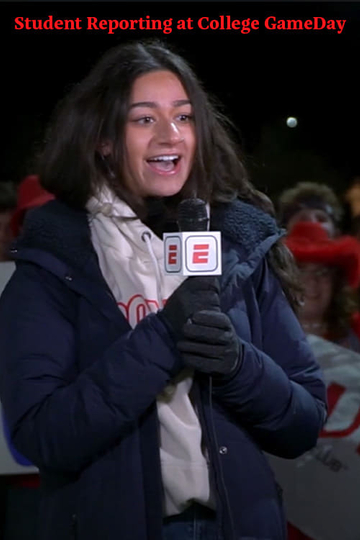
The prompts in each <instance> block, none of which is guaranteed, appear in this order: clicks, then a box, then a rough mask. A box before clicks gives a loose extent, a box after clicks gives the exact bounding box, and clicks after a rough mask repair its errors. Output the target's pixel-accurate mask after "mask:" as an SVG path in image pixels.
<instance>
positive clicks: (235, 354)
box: [159, 276, 240, 375]
mask: <svg viewBox="0 0 360 540" xmlns="http://www.w3.org/2000/svg"><path fill="white" fill-rule="evenodd" d="M159 315H160V316H161V318H162V319H163V320H164V322H165V323H166V324H167V325H168V326H169V327H170V328H171V330H172V332H173V335H174V338H175V340H176V343H177V347H178V349H179V350H180V351H181V353H182V356H183V360H184V363H185V364H186V365H187V366H188V367H191V368H193V369H195V370H197V371H200V372H202V373H208V374H220V375H228V374H231V373H232V372H234V371H235V369H236V368H237V367H238V364H239V362H240V344H239V340H238V337H237V335H236V332H235V330H234V327H233V325H232V323H231V321H230V319H229V317H228V316H227V315H226V314H225V313H222V312H221V310H220V287H219V282H218V279H217V278H216V277H213V276H196V277H189V278H188V279H186V280H185V281H184V282H183V283H182V284H181V285H180V286H179V287H178V288H177V289H176V290H175V291H174V293H173V294H172V295H171V296H170V298H169V299H168V301H167V302H166V305H165V307H164V309H163V310H162V311H161V312H160V313H159Z"/></svg>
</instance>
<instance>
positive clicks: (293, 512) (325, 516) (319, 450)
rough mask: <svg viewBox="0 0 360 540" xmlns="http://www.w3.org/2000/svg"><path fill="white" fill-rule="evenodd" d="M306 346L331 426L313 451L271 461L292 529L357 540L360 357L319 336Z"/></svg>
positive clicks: (329, 539)
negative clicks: (315, 365)
mask: <svg viewBox="0 0 360 540" xmlns="http://www.w3.org/2000/svg"><path fill="white" fill-rule="evenodd" d="M308 341H309V343H310V345H311V347H312V349H313V351H314V353H315V356H316V358H317V360H318V362H319V364H320V366H321V368H322V371H323V375H324V378H325V382H326V384H327V388H328V402H329V416H328V420H327V422H326V425H325V428H324V429H323V431H322V432H321V434H320V438H319V440H318V443H317V445H316V447H315V448H314V449H313V450H310V451H309V452H306V453H305V454H304V455H303V456H301V457H299V458H297V459H295V460H285V459H281V458H275V457H273V456H269V461H270V464H271V466H272V468H273V470H274V472H275V476H276V479H277V481H278V483H279V484H280V486H281V487H282V488H283V490H284V502H285V509H286V514H287V517H288V520H289V521H290V523H292V524H293V525H295V526H296V527H297V528H298V529H300V530H301V531H302V532H303V533H305V534H307V535H308V536H310V537H311V538H313V539H314V540H359V539H360V354H357V353H354V352H352V351H350V350H348V349H345V348H344V347H340V346H338V345H335V344H333V343H331V342H329V341H326V340H324V339H321V338H319V337H317V336H312V335H310V336H308Z"/></svg>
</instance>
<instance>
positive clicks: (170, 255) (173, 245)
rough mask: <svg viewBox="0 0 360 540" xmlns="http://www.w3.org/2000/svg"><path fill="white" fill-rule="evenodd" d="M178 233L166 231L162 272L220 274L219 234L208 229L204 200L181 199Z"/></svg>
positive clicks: (186, 274)
mask: <svg viewBox="0 0 360 540" xmlns="http://www.w3.org/2000/svg"><path fill="white" fill-rule="evenodd" d="M177 223H178V226H179V229H180V232H178V233H165V234H164V236H163V240H164V260H165V273H166V274H177V275H182V276H212V275H214V276H219V275H221V235H220V232H219V231H209V230H208V226H209V217H208V213H207V209H206V204H205V202H204V201H203V200H201V199H197V198H193V199H184V200H183V201H182V202H181V203H180V204H179V206H178V216H177Z"/></svg>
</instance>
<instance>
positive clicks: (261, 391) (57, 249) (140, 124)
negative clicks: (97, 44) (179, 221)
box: [0, 43, 325, 540]
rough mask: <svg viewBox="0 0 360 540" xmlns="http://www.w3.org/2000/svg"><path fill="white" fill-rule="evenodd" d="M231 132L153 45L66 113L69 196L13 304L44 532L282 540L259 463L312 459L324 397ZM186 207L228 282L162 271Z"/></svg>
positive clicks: (51, 167) (184, 71)
mask: <svg viewBox="0 0 360 540" xmlns="http://www.w3.org/2000/svg"><path fill="white" fill-rule="evenodd" d="M224 126H225V123H224V122H223V120H222V118H221V117H220V115H219V114H218V113H217V112H216V111H215V109H214V108H213V107H212V105H211V104H210V102H209V99H208V98H207V96H206V94H205V93H204V91H203V90H202V88H201V85H200V84H199V82H198V81H197V79H196V77H195V75H194V74H193V72H192V71H191V69H190V68H189V66H188V65H187V64H186V63H185V61H184V60H183V59H182V58H181V57H179V56H178V55H176V54H174V53H173V52H171V51H170V50H169V49H168V48H166V47H164V46H162V45H160V44H157V43H145V44H143V43H132V44H127V45H123V46H120V47H117V48H115V49H113V50H110V51H109V52H108V53H107V54H106V55H105V56H104V57H103V58H102V59H101V60H100V61H99V63H98V64H97V65H96V66H95V68H94V69H93V70H92V71H91V73H90V74H89V75H88V77H86V79H85V80H84V81H82V82H81V83H80V84H79V85H78V86H76V87H75V88H74V90H73V91H72V92H71V93H70V95H69V96H68V97H67V99H66V100H65V102H64V103H63V104H62V106H61V107H60V109H59V111H58V115H57V119H56V121H55V123H54V126H53V128H52V130H51V131H50V133H49V137H48V141H47V145H46V147H45V150H44V153H43V156H42V165H41V169H40V177H41V180H42V185H43V187H44V188H45V189H47V190H48V191H49V192H51V193H53V194H54V195H55V196H56V200H55V201H51V202H49V203H48V204H46V205H45V206H43V207H42V208H41V209H39V210H34V211H33V212H32V213H31V214H30V215H29V217H28V219H27V222H26V224H25V229H24V231H23V234H22V237H21V238H20V239H19V241H18V242H17V244H16V246H15V248H14V250H13V255H14V257H16V259H17V265H18V268H17V270H16V273H15V275H14V277H13V279H12V280H11V282H10V284H9V285H8V287H7V289H6V290H5V292H4V293H3V296H2V298H1V302H0V322H1V324H0V328H1V331H0V347H1V350H2V356H1V370H0V373H1V377H0V390H1V399H2V401H3V404H4V408H5V412H6V415H7V417H8V419H9V423H10V426H11V432H12V437H13V441H14V444H15V445H16V446H17V447H18V449H19V450H20V451H21V452H22V453H23V454H24V455H26V456H27V457H28V458H29V459H30V460H31V461H32V462H33V463H34V464H36V465H37V466H38V467H39V470H40V474H41V478H42V485H43V502H42V509H41V519H40V534H39V537H40V538H41V539H44V540H45V539H46V540H47V539H48V538H52V539H53V540H65V539H69V538H76V539H78V540H88V539H89V538H91V539H100V538H101V539H104V538H106V539H107V540H115V539H116V540H118V539H119V538H121V540H159V539H161V538H162V539H164V540H168V539H174V540H175V539H178V538H181V539H186V538H193V537H194V536H193V535H194V534H195V535H196V537H197V538H204V539H213V540H214V539H226V540H230V539H231V540H235V539H239V538H242V539H245V538H253V539H255V538H256V539H265V538H274V539H275V538H276V539H277V540H281V539H285V536H286V533H285V520H284V516H283V510H282V503H281V495H280V493H279V489H278V487H277V485H276V483H275V481H274V477H273V474H272V472H271V470H270V468H269V465H268V462H267V460H266V458H265V456H264V455H263V453H262V451H263V450H266V451H267V452H272V453H274V454H276V455H280V456H286V457H289V458H291V457H295V456H298V455H299V454H301V453H302V452H304V451H306V450H307V449H309V448H311V447H312V446H313V445H314V444H315V443H316V440H317V436H318V433H319V431H320V429H321V427H322V425H323V421H324V417H325V388H324V384H323V381H322V378H321V376H320V373H319V369H318V366H317V364H316V362H315V361H314V358H313V355H312V353H311V351H310V349H309V347H308V345H307V342H306V339H305V336H304V333H303V332H302V330H301V327H300V325H299V323H298V321H297V319H296V317H295V315H294V313H293V311H292V308H291V307H290V305H289V302H288V300H287V298H286V296H287V297H288V298H290V299H291V298H293V289H292V283H294V278H293V275H294V274H293V269H292V266H291V265H290V263H289V262H288V257H287V251H286V249H285V248H284V246H283V245H282V243H281V241H280V237H281V233H280V231H279V229H278V227H277V225H276V223H275V221H274V220H273V218H272V217H271V216H270V215H269V214H267V213H265V212H264V211H263V210H262V208H261V205H262V204H265V203H266V205H267V207H268V201H265V199H264V198H263V197H262V196H261V195H260V194H257V193H256V191H255V190H254V189H253V187H252V186H251V185H250V184H249V182H248V181H247V180H246V177H245V172H244V168H243V165H242V163H241V161H240V159H239V157H238V153H237V150H236V148H235V146H234V144H233V143H232V142H231V139H230V137H229V135H228V134H227V130H226V129H225V127H224ZM192 197H200V198H201V199H203V200H204V201H205V202H206V203H207V205H208V207H209V209H210V212H211V228H212V229H213V230H221V232H222V263H223V274H222V276H221V277H220V278H219V279H216V278H214V277H204V278H201V277H192V278H189V279H185V278H183V277H179V276H177V277H176V276H175V277H174V276H166V275H164V271H163V262H164V261H163V245H162V239H161V237H162V233H163V232H164V231H165V232H168V231H171V230H172V229H173V228H174V226H175V225H176V208H177V206H178V204H179V202H180V201H182V200H183V199H185V198H192ZM264 201H265V202H264ZM284 291H285V293H286V295H285V294H284Z"/></svg>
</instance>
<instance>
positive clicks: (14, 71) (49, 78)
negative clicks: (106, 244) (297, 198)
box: [0, 2, 360, 195]
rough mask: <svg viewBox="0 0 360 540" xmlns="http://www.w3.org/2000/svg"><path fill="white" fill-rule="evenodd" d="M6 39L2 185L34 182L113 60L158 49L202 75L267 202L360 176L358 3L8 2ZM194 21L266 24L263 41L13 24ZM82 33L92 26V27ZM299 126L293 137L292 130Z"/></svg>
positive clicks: (260, 34)
mask: <svg viewBox="0 0 360 540" xmlns="http://www.w3.org/2000/svg"><path fill="white" fill-rule="evenodd" d="M0 9H1V12H0V20H1V23H0V24H1V34H2V43H3V48H2V62H1V64H2V68H1V75H2V77H1V78H2V96H3V98H2V99H3V101H2V113H3V114H2V126H3V129H2V131H3V133H4V136H3V138H5V145H4V146H3V154H2V159H1V167H2V169H1V176H0V179H1V180H13V181H15V182H17V181H19V180H20V179H21V177H23V176H24V175H26V174H28V173H30V172H33V165H32V160H33V156H34V154H35V153H36V151H37V150H38V148H39V147H40V146H41V141H42V139H43V135H44V129H45V126H46V124H47V122H48V121H49V117H50V114H51V112H52V110H53V108H54V106H55V104H56V103H57V101H58V100H59V99H60V98H61V97H62V96H63V95H64V94H65V93H66V92H67V90H68V89H69V88H70V87H71V85H72V84H74V83H76V82H77V81H79V80H81V78H82V77H83V76H84V75H85V74H86V73H87V71H88V70H89V68H90V67H91V66H92V64H93V63H94V61H95V60H96V59H97V58H99V56H101V54H102V53H103V52H104V51H105V50H106V49H108V48H110V47H111V46H113V45H116V44H118V43H121V42H123V41H126V40H129V39H138V38H151V37H157V38H161V39H163V40H164V41H165V42H168V43H170V44H173V45H175V46H176V47H177V50H178V51H179V52H180V53H181V54H183V55H184V56H185V57H186V58H187V59H188V60H189V61H190V63H191V64H192V65H193V67H194V68H195V70H196V72H197V73H198V75H199V76H200V78H201V79H202V81H203V82H204V85H205V88H206V89H207V90H208V91H210V92H211V93H212V94H214V95H215V96H216V97H217V98H218V99H219V100H220V101H221V102H222V103H223V106H224V112H226V114H227V115H228V116H230V118H231V119H232V121H233V122H234V124H235V125H236V127H237V129H238V130H239V134H238V136H239V139H240V141H241V143H242V146H243V149H244V154H245V159H246V162H247V164H248V168H249V170H250V171H251V175H252V179H253V181H254V183H255V184H257V185H258V186H259V187H260V188H262V189H265V190H266V191H267V192H268V193H269V194H270V195H272V194H274V193H275V194H276V193H278V192H279V190H281V189H283V188H284V187H288V186H289V185H291V184H292V183H294V182H295V181H297V180H299V179H304V180H307V179H310V180H316V179H318V180H320V181H325V182H328V183H330V184H331V185H333V186H334V188H335V189H336V190H337V191H339V192H340V191H342V190H343V189H345V187H346V185H347V184H348V183H349V182H350V180H351V178H353V177H354V176H355V175H360V162H359V120H360V114H359V83H358V77H359V75H358V72H359V58H360V54H359V53H360V4H359V3H357V2H351V3H344V2H341V3H340V2H333V3H328V2H322V3H313V2H311V3H310V2H304V3H296V2H287V3H286V2H284V3H273V2H264V3H260V2H259V3H258V2H250V3H247V2H230V3H227V2H221V3H220V2H189V3H187V2H181V3H176V2H174V3H173V2H152V3H150V2H146V3H141V2H131V3H126V2H110V3H108V2H101V3H100V2H63V3H57V2H38V3H36V2H25V3H22V2H9V3H6V2H5V3H0ZM49 15H53V16H54V18H59V19H74V18H76V17H79V18H80V19H82V21H85V20H86V18H87V17H98V18H99V19H119V20H120V19H138V18H139V17H144V18H145V17H146V15H149V16H150V18H152V19H155V18H156V19H161V20H165V19H168V18H173V20H174V21H175V22H176V21H177V20H179V19H187V18H189V17H190V18H192V19H193V21H194V26H196V22H197V20H198V19H199V18H200V17H205V16H206V17H209V18H211V19H215V20H218V19H219V16H220V15H230V16H231V18H232V19H240V20H242V19H247V18H251V19H257V20H259V22H260V29H259V30H256V31H255V30H253V31H252V32H250V33H249V34H241V32H240V31H239V30H223V31H220V30H216V31H215V30H214V31H211V30H200V29H198V28H194V29H193V30H182V31H181V30H177V29H176V25H175V22H174V23H173V30H172V32H171V33H170V34H167V35H165V34H164V33H163V32H161V31H139V32H138V31H125V30H118V31H115V33H114V34H113V35H108V34H107V31H106V30H105V31H101V30H99V31H96V32H94V31H93V32H90V31H87V30H77V31H67V32H66V31H56V30H55V31H54V30H53V31H25V30H17V31H16V30H15V29H14V19H15V17H24V18H25V17H29V18H31V19H43V20H45V19H46V18H47V17H48V16H49ZM268 16H275V17H276V18H277V20H279V19H301V20H303V21H305V20H307V19H313V18H314V17H323V18H325V19H326V20H329V19H341V20H344V19H346V23H345V27H344V30H343V32H342V33H341V34H338V33H337V32H336V31H330V30H318V31H309V30H308V31H307V30H303V31H291V30H288V31H286V30H271V31H270V30H266V29H265V28H264V20H265V18H266V17H268ZM84 26H85V25H84ZM288 116H296V117H297V119H298V126H297V127H296V128H294V129H290V128H288V127H287V126H286V122H285V121H286V118H287V117H288Z"/></svg>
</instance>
